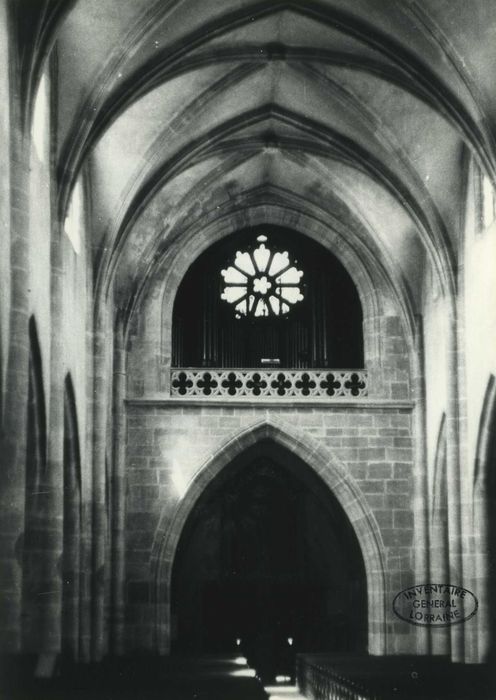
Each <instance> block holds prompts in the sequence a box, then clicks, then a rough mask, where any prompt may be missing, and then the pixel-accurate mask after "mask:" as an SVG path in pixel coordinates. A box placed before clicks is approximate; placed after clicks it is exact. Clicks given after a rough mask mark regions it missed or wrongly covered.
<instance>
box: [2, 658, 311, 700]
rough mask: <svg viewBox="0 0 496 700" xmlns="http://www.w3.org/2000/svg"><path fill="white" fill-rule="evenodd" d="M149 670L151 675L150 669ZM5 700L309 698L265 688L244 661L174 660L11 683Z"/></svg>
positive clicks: (284, 686)
mask: <svg viewBox="0 0 496 700" xmlns="http://www.w3.org/2000/svg"><path fill="white" fill-rule="evenodd" d="M147 666H148V673H146V667H147ZM0 698H1V700H69V699H70V700H305V698H304V697H303V696H302V695H300V694H299V693H298V690H297V689H296V688H295V686H294V685H291V684H290V683H289V682H285V683H284V682H283V683H277V684H274V685H270V686H266V687H265V688H264V686H263V684H262V683H261V681H260V680H259V679H258V678H257V677H256V674H255V671H254V670H253V669H252V668H250V667H249V666H248V664H247V662H246V659H244V658H243V657H237V658H236V657H234V656H233V657H218V656H211V657H204V658H198V659H185V658H175V659H173V660H171V661H170V662H169V663H168V662H167V661H165V662H162V663H160V664H157V662H156V661H153V660H152V661H150V663H149V664H148V662H144V661H143V660H142V661H141V663H136V666H135V668H133V667H132V666H131V665H129V666H128V667H126V668H123V669H119V668H115V667H114V668H108V669H107V670H106V671H105V670H103V671H102V668H101V667H95V668H94V669H93V668H92V667H86V669H85V671H84V672H81V673H80V674H79V675H78V673H77V672H74V673H72V674H71V673H69V674H67V673H66V675H65V677H63V678H58V679H57V678H55V679H52V680H49V681H37V682H30V683H26V684H23V683H18V682H16V683H11V684H10V686H9V687H8V688H4V689H2V693H1V694H0Z"/></svg>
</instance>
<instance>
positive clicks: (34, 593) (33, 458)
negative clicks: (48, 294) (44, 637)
mask: <svg viewBox="0 0 496 700" xmlns="http://www.w3.org/2000/svg"><path fill="white" fill-rule="evenodd" d="M28 332H29V372H28V403H27V423H26V477H25V487H24V509H25V510H24V542H23V552H22V560H23V580H22V627H23V645H24V649H25V650H26V651H32V650H34V649H36V648H37V646H38V642H39V633H40V624H39V623H40V615H41V608H40V597H39V589H40V587H43V585H44V581H43V573H44V557H45V551H44V548H43V544H44V536H45V524H44V515H45V507H44V501H43V492H44V488H43V483H44V479H45V476H46V466H47V422H46V405H45V391H44V386H43V365H42V357H41V349H40V344H39V340H38V330H37V326H36V320H35V318H34V316H31V318H30V319H29V326H28Z"/></svg>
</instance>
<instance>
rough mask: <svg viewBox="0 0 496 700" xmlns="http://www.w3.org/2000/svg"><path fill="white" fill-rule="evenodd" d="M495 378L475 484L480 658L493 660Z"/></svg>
mask: <svg viewBox="0 0 496 700" xmlns="http://www.w3.org/2000/svg"><path fill="white" fill-rule="evenodd" d="M495 506H496V377H495V376H494V374H491V375H490V377H489V381H488V383H487V387H486V393H485V395H484V401H483V405H482V411H481V418H480V423H479V434H478V437H477V447H476V455H475V470H474V482H473V508H472V517H473V521H472V528H473V536H474V542H475V551H476V581H475V584H476V590H477V591H478V593H479V596H478V598H479V604H480V607H481V609H482V610H486V614H485V615H484V616H482V615H481V616H480V617H479V619H478V628H479V629H478V635H477V643H478V656H479V658H480V659H484V658H486V659H489V660H492V661H493V660H494V658H495V657H496V639H495V635H494V623H495V621H496V607H495V605H494V602H493V601H494V594H495V586H494V572H493V569H492V567H493V566H494V564H493V562H494V555H495V551H496V521H495V516H494V508H495Z"/></svg>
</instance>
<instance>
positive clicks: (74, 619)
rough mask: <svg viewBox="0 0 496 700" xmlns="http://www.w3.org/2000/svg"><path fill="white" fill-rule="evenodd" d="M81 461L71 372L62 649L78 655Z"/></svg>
mask: <svg viewBox="0 0 496 700" xmlns="http://www.w3.org/2000/svg"><path fill="white" fill-rule="evenodd" d="M81 509H82V503H81V461H80V450H79V431H78V425H77V413H76V399H75V394H74V387H73V383H72V378H71V375H70V374H67V376H66V378H65V382H64V502H63V512H64V526H63V555H62V576H63V589H62V651H63V652H64V653H67V654H68V656H70V657H71V658H75V659H77V658H78V655H79V638H80V629H79V628H80V593H81V590H80V589H81V585H80V583H81V581H80V578H81V524H82V523H81V520H82V513H81Z"/></svg>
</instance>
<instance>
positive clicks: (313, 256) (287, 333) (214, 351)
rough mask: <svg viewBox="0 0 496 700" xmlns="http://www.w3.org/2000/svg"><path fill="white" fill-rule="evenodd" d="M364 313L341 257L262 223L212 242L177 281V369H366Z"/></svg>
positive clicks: (174, 359) (174, 361)
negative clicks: (179, 281)
mask: <svg viewBox="0 0 496 700" xmlns="http://www.w3.org/2000/svg"><path fill="white" fill-rule="evenodd" d="M362 323H363V314H362V307H361V303H360V298H359V295H358V291H357V289H356V287H355V285H354V283H353V281H352V279H351V277H350V276H349V274H348V273H347V271H346V269H345V267H344V266H343V265H342V263H341V262H340V261H339V260H338V259H337V258H336V257H335V256H334V255H333V254H332V253H331V252H330V251H328V250H327V249H326V248H325V247H324V246H322V245H320V244H319V243H317V242H316V241H313V240H312V239H311V238H308V237H306V236H303V235H301V234H298V233H297V232H295V231H294V230H292V229H290V228H287V227H281V226H270V225H263V226H256V227H251V228H248V229H244V230H241V231H238V232H237V233H235V234H234V235H232V236H229V237H228V238H225V239H223V240H221V241H218V242H217V243H215V244H213V245H212V246H211V247H210V248H208V249H207V250H206V251H204V252H203V254H202V255H201V256H200V257H199V258H197V259H196V260H195V262H194V263H193V264H192V265H191V266H190V268H189V270H188V272H187V273H186V275H185V276H184V278H183V280H182V282H181V285H180V287H179V289H178V292H177V295H176V298H175V303H174V314H173V326H172V364H173V365H174V366H176V367H202V366H206V367H263V366H279V365H280V366H282V367H292V368H298V367H303V368H308V367H334V368H349V367H356V368H361V367H363V366H364V357H363V328H362Z"/></svg>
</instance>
